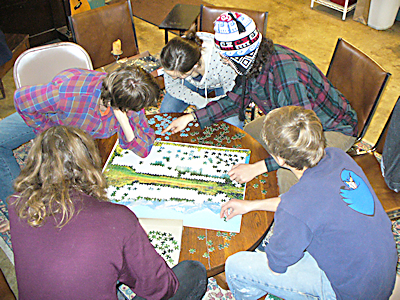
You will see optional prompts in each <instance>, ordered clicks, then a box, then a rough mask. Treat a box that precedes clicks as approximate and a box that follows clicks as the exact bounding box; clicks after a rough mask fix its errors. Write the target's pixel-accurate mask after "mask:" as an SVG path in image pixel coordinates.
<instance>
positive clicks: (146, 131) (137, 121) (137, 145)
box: [117, 109, 156, 157]
mask: <svg viewBox="0 0 400 300" xmlns="http://www.w3.org/2000/svg"><path fill="white" fill-rule="evenodd" d="M128 118H129V124H130V125H131V127H132V129H133V133H134V134H135V138H134V139H133V140H132V141H131V142H129V143H128V142H127V141H126V137H125V134H124V131H123V130H122V128H121V127H120V126H119V129H118V136H119V144H120V146H121V148H123V149H130V150H132V151H133V152H135V153H136V154H137V155H139V156H140V157H146V156H148V155H149V154H150V151H151V148H152V147H153V143H154V140H155V137H156V136H155V133H154V130H153V128H151V127H150V126H149V124H148V122H147V118H146V114H145V111H144V109H142V110H141V111H139V112H134V111H130V112H129V113H128ZM117 123H118V122H117Z"/></svg>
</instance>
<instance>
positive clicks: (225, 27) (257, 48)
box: [164, 12, 357, 193]
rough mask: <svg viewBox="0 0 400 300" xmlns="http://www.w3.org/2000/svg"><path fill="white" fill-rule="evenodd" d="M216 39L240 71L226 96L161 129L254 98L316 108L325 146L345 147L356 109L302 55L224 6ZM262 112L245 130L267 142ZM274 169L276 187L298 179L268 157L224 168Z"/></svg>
mask: <svg viewBox="0 0 400 300" xmlns="http://www.w3.org/2000/svg"><path fill="white" fill-rule="evenodd" d="M214 24H215V27H214V30H215V45H216V47H217V48H218V49H219V50H220V56H221V59H222V60H223V61H225V63H227V64H229V65H230V66H231V67H232V68H233V69H234V70H235V71H236V73H238V77H236V84H235V86H234V88H233V90H232V91H231V92H228V93H227V95H226V97H224V98H222V99H219V100H218V101H213V102H210V103H208V104H207V106H206V107H204V108H202V109H200V110H197V111H196V112H193V113H191V114H186V115H184V116H182V117H180V118H178V119H176V120H174V121H173V122H172V123H171V124H170V125H169V126H168V127H167V128H166V129H165V130H164V132H167V131H169V130H171V132H172V133H175V132H178V131H181V130H182V129H184V128H185V127H186V126H187V124H188V123H189V122H191V121H193V120H197V122H198V123H199V124H200V126H201V128H204V127H206V126H209V125H211V124H213V123H216V122H219V121H221V120H224V119H226V118H228V117H231V116H234V115H239V118H240V119H241V120H244V113H245V109H246V107H247V106H248V105H249V104H250V103H252V102H253V103H255V104H257V106H258V107H259V108H260V110H261V111H262V112H263V113H264V114H265V115H267V114H268V113H269V112H270V111H271V110H273V109H275V108H278V107H282V106H288V105H295V106H301V107H304V108H306V109H311V110H313V111H315V113H316V114H317V116H318V117H319V119H320V120H321V122H322V125H323V128H324V135H325V138H326V142H327V147H338V148H340V149H342V150H344V151H347V150H348V149H349V148H350V147H351V146H352V145H353V144H354V142H355V140H356V136H357V115H356V112H355V111H354V110H353V109H352V107H351V106H350V104H349V102H348V101H347V100H346V98H345V97H344V96H343V95H342V94H341V93H340V92H339V91H338V90H337V89H336V88H335V87H334V86H333V85H332V84H331V83H330V82H329V80H328V79H327V78H326V77H325V76H324V75H323V74H322V72H321V71H320V70H319V69H318V68H317V67H316V66H315V65H314V64H313V62H312V61H311V60H310V59H308V58H307V57H305V56H304V55H302V54H300V53H298V52H296V51H294V50H292V49H290V48H288V47H285V46H281V45H276V44H274V43H273V42H272V41H271V40H270V39H268V38H265V37H262V36H261V33H260V32H259V31H258V29H257V28H256V25H255V23H254V21H253V20H252V19H251V18H249V17H248V16H246V15H245V14H242V13H236V12H226V13H223V14H221V15H220V16H219V17H218V18H217V20H216V21H215V23H214ZM264 118H265V116H263V117H259V118H256V119H255V120H254V121H252V122H250V123H249V124H247V125H246V126H245V128H244V130H245V131H246V132H247V133H249V134H250V135H251V136H252V137H254V138H255V139H256V140H257V141H258V142H260V144H262V145H263V146H264V147H265V148H266V145H265V143H264V142H263V140H262V138H261V137H260V133H261V129H262V126H263V121H264ZM274 170H278V184H279V190H280V193H285V192H286V191H288V190H289V188H290V187H291V186H292V185H293V184H294V183H296V182H297V179H296V177H295V176H294V175H293V174H292V173H291V172H290V171H289V170H287V169H284V168H279V166H278V164H277V163H276V162H275V161H274V159H273V158H272V157H268V158H266V159H265V160H263V161H259V162H256V163H254V164H239V165H236V166H234V167H233V168H232V170H231V171H229V172H228V174H229V176H230V178H231V179H232V180H235V181H238V182H239V183H244V182H249V181H250V180H252V179H253V178H254V177H256V176H257V175H260V174H262V173H264V172H270V171H274Z"/></svg>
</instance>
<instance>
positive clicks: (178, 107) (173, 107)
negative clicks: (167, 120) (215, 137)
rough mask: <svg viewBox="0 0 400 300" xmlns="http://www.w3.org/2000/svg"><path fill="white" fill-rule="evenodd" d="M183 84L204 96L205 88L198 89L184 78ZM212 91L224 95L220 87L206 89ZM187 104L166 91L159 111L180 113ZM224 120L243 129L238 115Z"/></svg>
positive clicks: (208, 92)
mask: <svg viewBox="0 0 400 300" xmlns="http://www.w3.org/2000/svg"><path fill="white" fill-rule="evenodd" d="M184 85H185V86H186V87H187V88H189V89H190V90H192V91H193V92H196V93H197V94H199V95H201V96H203V97H204V96H205V89H199V88H197V87H195V86H194V85H193V84H191V83H189V82H187V81H186V80H184ZM212 92H215V96H222V95H225V92H224V89H223V88H222V87H220V88H216V89H208V90H207V94H210V93H212ZM188 106H189V104H188V103H186V102H184V101H182V100H179V99H178V98H175V97H173V96H171V94H169V93H166V94H165V96H164V99H163V101H162V102H161V107H160V113H173V112H177V113H178V112H179V113H180V112H184V111H185V109H186V108H188ZM224 121H225V122H227V123H229V124H231V125H233V126H236V127H239V128H240V129H243V121H240V120H239V116H232V117H229V118H227V119H225V120H224Z"/></svg>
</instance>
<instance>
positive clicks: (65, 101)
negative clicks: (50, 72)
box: [0, 66, 160, 200]
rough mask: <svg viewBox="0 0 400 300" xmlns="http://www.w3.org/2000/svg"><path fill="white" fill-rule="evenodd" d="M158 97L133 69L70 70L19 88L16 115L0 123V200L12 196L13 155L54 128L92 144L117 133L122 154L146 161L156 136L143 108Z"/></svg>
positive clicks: (144, 77)
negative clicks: (73, 131)
mask: <svg viewBox="0 0 400 300" xmlns="http://www.w3.org/2000/svg"><path fill="white" fill-rule="evenodd" d="M159 95H160V89H159V87H158V85H157V83H156V82H155V80H154V79H153V77H152V76H151V75H149V74H148V73H146V72H145V71H144V70H142V69H141V68H139V67H135V66H130V67H121V68H119V69H117V70H115V71H114V72H112V73H110V74H108V75H107V74H106V73H102V72H97V71H92V70H81V69H69V70H65V71H62V72H61V73H59V74H58V75H57V76H55V77H54V79H53V80H52V81H51V82H50V83H48V84H39V85H35V86H23V87H21V88H19V89H18V90H17V91H16V92H15V95H14V104H15V108H16V110H17V113H14V114H12V115H10V116H8V117H6V118H5V119H3V120H1V121H0V181H1V182H2V184H1V185H0V199H3V200H6V198H7V197H8V196H9V195H11V194H12V193H13V189H12V181H13V180H14V179H15V178H16V177H17V176H18V174H19V172H20V168H19V165H18V163H17V161H16V159H15V158H14V156H13V150H14V149H15V148H17V147H19V146H21V145H22V144H24V143H26V142H28V141H29V140H31V139H33V138H34V137H35V135H36V134H38V133H40V132H43V131H44V130H46V129H48V128H50V127H52V126H57V125H70V126H74V127H79V128H81V129H82V130H84V131H86V132H87V133H89V134H90V135H91V136H92V137H93V138H95V139H102V138H108V137H110V136H112V135H114V134H115V133H118V137H119V144H120V145H121V147H122V148H128V149H131V150H132V151H134V152H135V153H136V154H137V155H139V156H141V157H146V156H147V155H148V154H149V153H150V150H151V148H152V145H153V142H154V139H155V133H154V130H153V129H152V128H151V127H150V126H149V125H148V123H147V119H146V115H145V111H144V108H145V107H147V106H150V105H155V104H156V101H157V100H158V98H159Z"/></svg>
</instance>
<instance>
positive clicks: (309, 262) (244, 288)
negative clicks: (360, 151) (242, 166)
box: [220, 106, 397, 300]
mask: <svg viewBox="0 0 400 300" xmlns="http://www.w3.org/2000/svg"><path fill="white" fill-rule="evenodd" d="M262 136H263V139H264V141H265V143H266V144H267V146H268V149H269V153H270V154H271V156H272V157H273V158H274V159H275V160H276V162H277V163H278V164H279V165H280V166H282V167H285V168H288V169H289V170H290V171H291V172H293V174H295V176H296V177H297V178H298V179H299V181H298V182H297V183H296V184H294V185H293V186H292V187H291V188H290V190H289V191H288V192H287V193H285V194H282V195H281V196H280V197H276V198H269V199H262V200H253V201H248V200H238V199H232V200H230V201H229V202H226V203H224V204H223V205H222V208H221V213H220V216H221V217H224V216H225V217H227V219H228V220H229V219H231V218H232V217H234V216H236V215H241V214H245V213H248V212H251V211H256V210H266V211H275V216H274V223H275V228H274V234H273V235H272V237H271V238H270V239H269V241H268V242H267V241H264V242H263V245H264V246H265V247H262V248H261V249H260V247H259V250H260V253H257V252H250V251H243V252H238V253H236V254H233V255H232V256H230V257H228V259H227V261H226V264H225V274H226V278H227V282H228V285H229V287H230V289H231V291H232V293H233V295H234V297H235V299H237V300H240V299H258V298H260V297H262V296H263V295H265V294H266V293H271V294H273V295H275V296H278V297H280V298H284V299H290V300H297V299H326V300H327V299H343V300H345V299H346V300H356V299H360V300H378V299H379V300H384V299H389V297H390V295H391V293H392V290H393V287H394V283H395V278H396V265H397V251H396V245H395V242H394V239H393V233H392V230H391V227H392V226H391V225H392V224H391V222H390V220H389V218H388V216H387V214H386V212H385V211H384V209H383V207H382V204H381V203H380V202H379V199H378V198H377V196H376V194H375V192H374V190H373V189H372V187H371V185H370V183H369V182H368V179H367V177H366V176H365V174H364V172H363V170H362V169H361V168H360V167H359V166H358V165H357V163H356V162H355V161H354V160H353V159H352V158H351V157H350V156H349V155H347V154H346V153H345V152H344V151H343V150H340V149H338V148H325V137H324V134H323V128H322V124H321V122H320V120H319V119H318V117H317V115H316V114H315V112H314V111H312V110H309V109H304V108H302V107H298V106H285V107H281V108H277V109H274V110H272V111H271V112H270V113H269V114H268V115H267V116H266V117H265V118H264V128H263V132H262Z"/></svg>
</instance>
